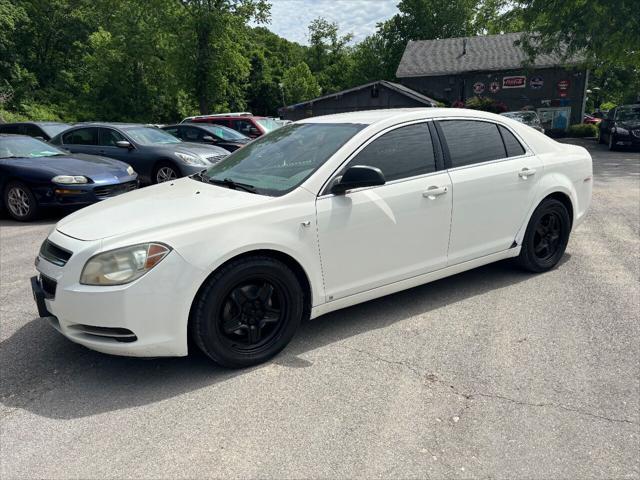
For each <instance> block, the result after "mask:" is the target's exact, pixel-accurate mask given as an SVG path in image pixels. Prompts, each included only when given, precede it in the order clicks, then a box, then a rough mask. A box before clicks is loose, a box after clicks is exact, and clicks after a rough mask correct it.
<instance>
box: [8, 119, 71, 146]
mask: <svg viewBox="0 0 640 480" xmlns="http://www.w3.org/2000/svg"><path fill="white" fill-rule="evenodd" d="M68 128H71V125H70V124H68V123H62V122H16V123H0V133H12V134H17V135H28V136H30V137H34V138H39V139H41V140H46V141H47V142H48V141H49V140H51V139H52V138H53V137H55V136H56V135H58V134H59V133H61V132H64V131H65V130H67V129H68Z"/></svg>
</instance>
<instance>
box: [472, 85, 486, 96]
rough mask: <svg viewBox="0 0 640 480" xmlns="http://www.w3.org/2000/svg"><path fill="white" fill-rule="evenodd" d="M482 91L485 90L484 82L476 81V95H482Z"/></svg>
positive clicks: (474, 90) (474, 87)
mask: <svg viewBox="0 0 640 480" xmlns="http://www.w3.org/2000/svg"><path fill="white" fill-rule="evenodd" d="M482 92H484V83H482V82H476V83H474V84H473V93H475V94H476V95H480V94H481V93H482Z"/></svg>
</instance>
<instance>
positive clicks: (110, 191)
mask: <svg viewBox="0 0 640 480" xmlns="http://www.w3.org/2000/svg"><path fill="white" fill-rule="evenodd" d="M136 188H138V182H136V181H133V182H127V183H118V184H116V185H105V186H104V187H96V188H94V189H93V192H94V193H95V194H96V197H101V198H106V197H115V196H116V195H120V194H121V193H126V192H130V191H131V190H135V189H136Z"/></svg>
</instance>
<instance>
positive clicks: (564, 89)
mask: <svg viewBox="0 0 640 480" xmlns="http://www.w3.org/2000/svg"><path fill="white" fill-rule="evenodd" d="M570 86H571V80H560V81H559V82H558V96H559V97H566V96H567V95H569V87H570Z"/></svg>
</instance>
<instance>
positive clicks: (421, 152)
mask: <svg viewBox="0 0 640 480" xmlns="http://www.w3.org/2000/svg"><path fill="white" fill-rule="evenodd" d="M438 160H439V151H435V149H434V143H433V141H432V137H431V134H430V128H429V126H428V124H427V123H426V122H422V123H416V124H411V125H405V126H401V127H397V128H394V129H392V130H390V131H387V132H385V133H383V134H382V135H378V136H377V137H376V138H374V139H373V140H372V141H370V142H369V143H368V144H367V145H365V146H363V147H361V148H360V149H359V150H358V151H357V152H356V154H355V156H352V157H351V160H349V162H348V164H347V165H346V166H345V167H344V168H342V169H341V171H340V172H339V173H338V174H337V175H338V176H339V175H341V174H342V172H344V171H345V170H346V169H347V168H348V167H350V166H355V165H366V166H371V167H376V168H379V169H380V170H381V171H382V173H383V174H384V176H385V179H386V183H385V184H384V185H381V186H377V187H370V188H361V189H356V190H351V191H347V192H346V193H345V194H342V195H334V194H332V193H330V189H325V190H324V191H323V192H322V194H321V195H320V196H319V197H318V199H317V201H316V214H317V228H318V238H319V244H320V253H321V258H322V270H323V275H324V280H325V294H326V295H327V299H328V300H335V299H338V298H341V297H346V296H349V295H353V294H356V293H359V292H363V291H366V290H369V289H372V288H376V287H381V286H383V285H388V284H391V283H394V282H397V281H400V280H403V279H406V278H410V277H413V276H416V275H420V274H423V273H427V272H430V271H433V270H437V269H439V268H442V267H444V266H445V265H446V262H447V246H448V243H449V223H450V219H451V195H450V193H449V190H450V187H451V184H450V181H449V175H448V174H447V173H446V172H445V171H443V170H441V169H438V168H436V165H437V164H438V163H439V161H438Z"/></svg>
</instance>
